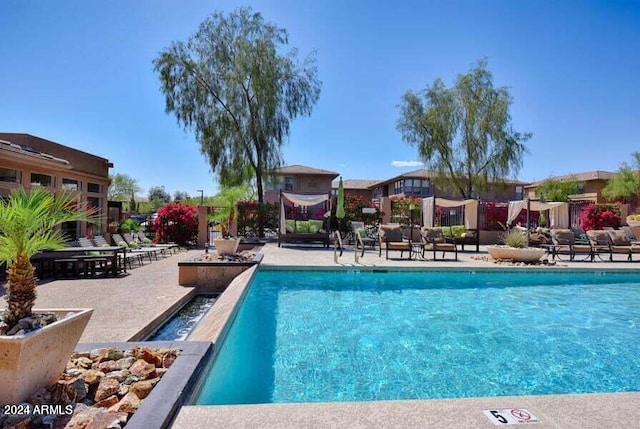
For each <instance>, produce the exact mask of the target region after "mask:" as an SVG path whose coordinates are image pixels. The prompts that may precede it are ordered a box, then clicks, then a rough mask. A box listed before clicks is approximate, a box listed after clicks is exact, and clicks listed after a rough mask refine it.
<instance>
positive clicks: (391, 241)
mask: <svg viewBox="0 0 640 429" xmlns="http://www.w3.org/2000/svg"><path fill="white" fill-rule="evenodd" d="M378 240H379V242H380V251H379V252H378V256H382V249H385V252H386V257H387V259H389V250H396V251H400V257H402V254H403V253H404V252H407V254H408V255H409V258H411V243H410V242H409V241H408V240H404V239H403V237H402V229H400V224H397V223H389V224H385V225H380V229H379V232H378Z"/></svg>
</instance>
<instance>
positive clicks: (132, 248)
mask: <svg viewBox="0 0 640 429" xmlns="http://www.w3.org/2000/svg"><path fill="white" fill-rule="evenodd" d="M111 240H113V243H114V244H116V245H118V246H125V247H127V248H128V249H127V251H128V252H131V253H137V254H143V255H146V256H147V257H148V258H149V262H153V260H152V259H151V256H154V257H155V258H156V261H157V260H158V253H157V249H152V248H149V247H147V248H145V247H137V246H138V245H137V244H130V243H127V241H126V240H125V239H124V237H122V236H121V235H120V234H111Z"/></svg>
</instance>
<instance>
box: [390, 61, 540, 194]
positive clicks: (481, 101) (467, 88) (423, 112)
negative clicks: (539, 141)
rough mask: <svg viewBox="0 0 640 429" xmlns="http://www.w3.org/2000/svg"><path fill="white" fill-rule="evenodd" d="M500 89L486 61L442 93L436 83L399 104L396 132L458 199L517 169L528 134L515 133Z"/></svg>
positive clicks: (506, 92)
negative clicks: (412, 147)
mask: <svg viewBox="0 0 640 429" xmlns="http://www.w3.org/2000/svg"><path fill="white" fill-rule="evenodd" d="M512 103H513V99H512V97H511V95H510V93H509V90H508V88H506V87H498V88H496V87H494V85H493V76H492V74H491V72H490V71H489V70H488V69H487V63H486V60H481V61H479V62H478V64H477V65H476V67H475V68H473V69H472V70H470V71H469V72H468V73H466V74H461V75H459V76H458V79H457V80H456V83H455V85H454V86H453V87H451V88H447V87H446V85H445V84H444V82H443V81H442V80H441V79H436V80H435V81H434V82H433V84H431V85H429V86H427V88H426V89H424V90H422V91H419V92H414V91H408V92H407V93H405V94H404V95H403V97H402V101H401V103H400V118H399V120H398V124H397V126H398V130H399V131H400V132H401V133H402V138H403V139H404V141H406V142H408V143H409V144H411V145H412V146H416V147H417V148H418V153H419V155H420V157H421V158H422V160H423V161H424V162H425V164H426V166H427V167H428V168H430V169H432V170H434V171H435V172H437V174H438V177H437V179H436V180H438V181H440V182H441V183H445V182H446V183H447V186H450V187H453V188H454V189H455V190H456V191H457V192H459V194H460V196H461V197H462V198H470V197H472V196H473V193H474V192H480V191H483V190H486V189H487V187H488V183H489V182H500V181H502V180H504V179H505V178H507V177H509V176H515V175H516V174H517V173H518V171H519V170H520V168H521V167H522V155H523V154H524V153H525V152H526V147H525V145H524V142H525V141H527V140H528V139H529V138H530V137H531V134H530V133H519V132H516V131H515V130H514V129H513V127H512V124H511V115H510V113H509V108H510V107H511V104H512Z"/></svg>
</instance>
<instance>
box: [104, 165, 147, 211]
mask: <svg viewBox="0 0 640 429" xmlns="http://www.w3.org/2000/svg"><path fill="white" fill-rule="evenodd" d="M109 180H111V184H110V185H109V190H108V191H107V196H108V198H109V199H110V200H112V201H126V200H127V199H128V200H129V201H130V203H129V205H130V209H131V210H133V211H136V209H137V204H136V194H137V193H138V192H142V188H141V187H140V185H138V181H137V180H136V179H134V178H133V177H131V176H129V175H128V174H122V173H117V174H116V175H114V176H110V177H109Z"/></svg>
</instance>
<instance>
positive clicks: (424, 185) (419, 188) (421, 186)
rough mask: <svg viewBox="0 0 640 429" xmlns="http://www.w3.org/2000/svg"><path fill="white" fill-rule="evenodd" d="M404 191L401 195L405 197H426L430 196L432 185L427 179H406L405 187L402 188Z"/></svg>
mask: <svg viewBox="0 0 640 429" xmlns="http://www.w3.org/2000/svg"><path fill="white" fill-rule="evenodd" d="M401 189H402V190H401V191H400V192H396V193H397V194H399V193H404V195H412V196H418V197H426V196H428V195H429V191H430V183H429V180H427V179H424V180H423V179H405V180H404V186H402V188H401Z"/></svg>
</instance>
